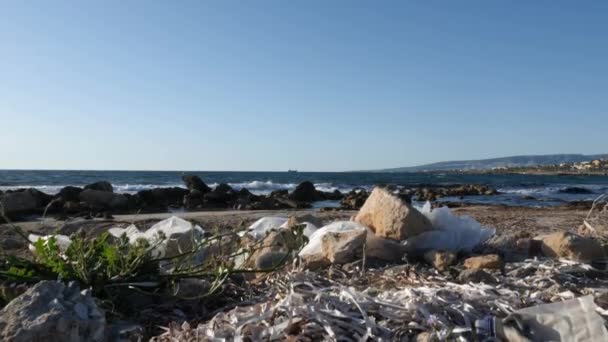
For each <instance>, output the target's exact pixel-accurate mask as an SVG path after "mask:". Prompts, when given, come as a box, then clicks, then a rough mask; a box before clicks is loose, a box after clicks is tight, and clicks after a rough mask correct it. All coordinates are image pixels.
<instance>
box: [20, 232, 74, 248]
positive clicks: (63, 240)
mask: <svg viewBox="0 0 608 342" xmlns="http://www.w3.org/2000/svg"><path fill="white" fill-rule="evenodd" d="M52 237H54V238H55V243H56V244H57V247H59V251H60V252H62V253H64V252H65V251H66V250H67V249H68V247H70V244H71V243H72V240H71V239H70V237H69V236H66V235H61V234H56V235H44V236H41V235H37V234H30V235H28V237H27V238H28V239H29V240H30V242H31V244H30V245H29V246H28V248H29V250H30V251H32V252H36V248H35V247H34V245H33V244H35V243H36V242H37V241H38V240H40V239H42V240H43V241H44V244H45V245H47V244H48V241H49V239H50V238H52Z"/></svg>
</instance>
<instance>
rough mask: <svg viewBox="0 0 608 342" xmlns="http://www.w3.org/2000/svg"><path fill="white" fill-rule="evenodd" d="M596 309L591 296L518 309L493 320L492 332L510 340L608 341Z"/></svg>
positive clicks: (522, 341)
mask: <svg viewBox="0 0 608 342" xmlns="http://www.w3.org/2000/svg"><path fill="white" fill-rule="evenodd" d="M596 309H597V306H596V305H595V303H594V301H593V296H584V297H579V298H575V299H571V300H566V301H563V302H557V303H551V304H544V305H538V306H532V307H529V308H524V309H520V310H517V311H515V312H514V313H512V314H511V315H509V316H508V317H507V318H505V319H504V320H502V326H499V325H498V324H497V326H496V335H497V337H499V338H502V339H503V340H507V341H512V342H528V341H608V331H607V330H606V327H605V326H604V319H603V318H602V317H601V316H600V315H598V314H597V312H596Z"/></svg>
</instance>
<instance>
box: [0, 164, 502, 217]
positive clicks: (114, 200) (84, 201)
mask: <svg viewBox="0 0 608 342" xmlns="http://www.w3.org/2000/svg"><path fill="white" fill-rule="evenodd" d="M182 180H183V182H184V184H185V187H183V188H182V187H166V188H160V187H159V188H154V189H148V190H142V191H139V192H137V193H135V194H127V193H116V192H115V191H114V188H113V186H112V184H111V183H109V182H107V181H101V182H96V183H93V184H89V185H86V186H84V187H75V186H66V187H64V188H62V189H61V190H60V191H59V192H58V193H57V194H54V195H49V194H46V193H44V192H41V191H39V190H37V189H33V188H29V189H18V190H8V191H5V192H3V193H2V192H0V204H1V206H0V209H2V210H3V213H4V215H1V216H3V217H4V216H6V217H8V218H9V219H10V220H20V219H26V218H29V217H31V216H32V215H43V214H47V215H53V216H56V217H60V218H65V217H74V216H82V217H85V218H88V217H106V218H108V217H111V215H112V214H128V213H153V212H166V211H170V210H221V209H234V210H275V209H304V208H310V207H311V206H312V203H314V202H318V201H340V204H341V208H342V209H347V210H358V209H359V208H360V207H361V206H362V205H363V203H365V201H366V200H367V197H368V196H369V193H368V191H367V190H366V189H363V188H355V189H353V190H351V191H350V192H348V193H347V194H343V193H341V192H340V191H338V190H335V191H333V192H325V191H319V190H317V189H316V188H315V186H314V184H313V183H312V182H310V181H304V182H302V183H300V184H299V185H298V186H297V187H296V188H295V189H294V190H293V191H291V192H289V191H288V190H286V189H282V190H275V191H273V192H271V193H269V194H267V195H259V194H254V193H252V192H250V191H249V190H247V189H245V188H242V189H238V190H237V189H234V188H232V187H231V186H230V185H228V184H226V183H221V184H219V185H217V186H216V187H214V188H212V187H210V186H208V185H207V184H205V182H204V181H203V180H202V179H201V178H199V177H198V176H196V175H184V176H183V177H182ZM394 191H396V192H397V193H398V194H399V195H400V196H404V197H407V198H411V197H416V198H417V199H418V200H425V201H426V200H435V199H437V198H439V197H444V196H468V195H489V194H496V193H497V191H496V189H494V188H491V187H488V186H485V185H461V186H460V185H459V186H447V187H446V186H441V187H439V186H422V187H414V188H402V187H400V188H395V190H394ZM0 221H2V219H1V218H0Z"/></svg>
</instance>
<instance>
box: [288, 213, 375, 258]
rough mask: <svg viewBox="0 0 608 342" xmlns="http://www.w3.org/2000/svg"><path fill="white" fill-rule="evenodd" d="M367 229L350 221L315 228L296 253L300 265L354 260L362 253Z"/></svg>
mask: <svg viewBox="0 0 608 342" xmlns="http://www.w3.org/2000/svg"><path fill="white" fill-rule="evenodd" d="M367 231H368V230H367V228H366V227H365V226H363V225H361V224H359V223H357V222H352V221H338V222H333V223H331V224H329V225H327V226H324V227H323V228H321V229H318V230H316V231H315V232H314V233H313V234H312V235H311V236H310V239H309V242H308V244H306V246H304V248H302V249H301V250H300V253H299V254H298V256H299V257H300V260H301V261H302V266H303V267H304V268H308V269H315V268H319V267H324V266H327V265H329V264H331V263H332V262H334V263H348V262H351V261H354V260H355V259H356V258H359V257H360V256H361V255H362V252H363V244H364V243H365V240H366V236H367Z"/></svg>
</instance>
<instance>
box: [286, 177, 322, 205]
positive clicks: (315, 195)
mask: <svg viewBox="0 0 608 342" xmlns="http://www.w3.org/2000/svg"><path fill="white" fill-rule="evenodd" d="M289 198H290V199H292V200H294V201H298V202H314V201H319V200H321V199H322V197H321V196H320V195H319V192H318V191H317V189H316V188H315V185H314V184H312V182H309V181H304V182H302V183H300V184H298V186H296V188H295V189H294V190H293V192H292V193H291V194H289Z"/></svg>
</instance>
